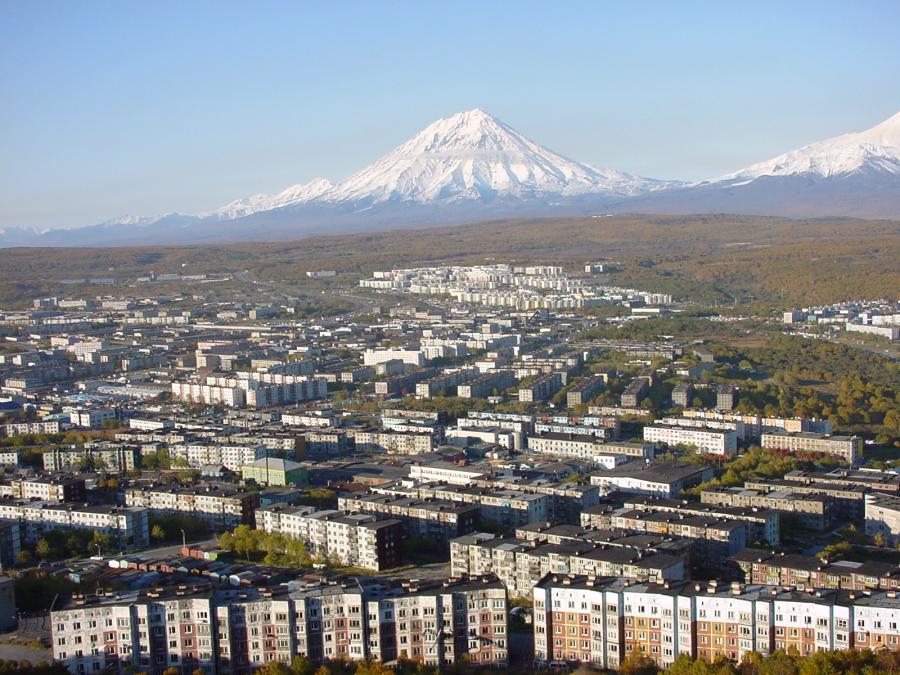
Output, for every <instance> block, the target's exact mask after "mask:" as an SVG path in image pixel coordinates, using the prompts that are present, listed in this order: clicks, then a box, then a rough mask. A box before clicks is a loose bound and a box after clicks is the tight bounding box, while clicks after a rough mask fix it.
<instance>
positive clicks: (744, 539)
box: [608, 508, 752, 569]
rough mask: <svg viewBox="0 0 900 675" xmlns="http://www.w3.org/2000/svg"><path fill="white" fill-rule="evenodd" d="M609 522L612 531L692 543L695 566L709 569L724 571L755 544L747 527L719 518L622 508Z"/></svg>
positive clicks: (611, 514) (612, 513) (737, 522)
mask: <svg viewBox="0 0 900 675" xmlns="http://www.w3.org/2000/svg"><path fill="white" fill-rule="evenodd" d="M608 518H609V527H610V528H611V529H619V530H624V531H626V532H646V533H649V534H659V535H668V536H672V537H682V538H684V539H690V540H691V541H692V542H693V547H692V549H691V561H692V563H693V564H695V565H697V566H698V567H703V568H707V569H716V568H719V567H724V566H725V565H726V564H727V561H728V558H729V557H730V556H732V555H734V554H735V553H737V552H738V551H742V550H744V549H745V548H746V547H747V544H748V543H749V542H751V541H752V540H751V539H750V536H751V535H750V528H749V527H748V525H747V523H744V522H741V521H738V520H730V519H728V518H718V517H716V516H709V515H689V514H681V513H665V512H647V511H643V510H640V509H629V508H622V509H616V510H615V511H612V512H611V513H610V514H609V515H608Z"/></svg>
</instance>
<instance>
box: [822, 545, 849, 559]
mask: <svg viewBox="0 0 900 675" xmlns="http://www.w3.org/2000/svg"><path fill="white" fill-rule="evenodd" d="M851 553H853V544H851V543H850V542H849V541H839V542H837V543H834V544H828V546H826V547H825V548H823V549H822V550H821V551H819V552H818V553H817V554H816V555H817V556H818V557H819V558H820V559H822V560H841V559H843V558H846V557H847V556H849V555H850V554H851Z"/></svg>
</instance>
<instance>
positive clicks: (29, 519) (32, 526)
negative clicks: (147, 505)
mask: <svg viewBox="0 0 900 675" xmlns="http://www.w3.org/2000/svg"><path fill="white" fill-rule="evenodd" d="M0 520H12V521H18V522H19V523H21V525H22V529H23V532H24V534H25V537H24V539H25V541H26V542H29V543H33V542H35V541H37V540H38V539H40V536H41V533H43V532H45V531H46V530H53V529H59V528H75V529H84V530H93V531H95V532H100V533H101V534H105V535H109V536H110V537H111V538H112V540H113V542H114V545H115V546H117V547H121V548H128V549H131V548H142V547H144V546H147V545H148V544H149V542H150V529H149V525H148V519H147V509H142V508H133V507H118V506H105V505H104V506H89V505H88V504H59V503H53V502H40V501H22V500H0Z"/></svg>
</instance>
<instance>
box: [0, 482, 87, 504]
mask: <svg viewBox="0 0 900 675" xmlns="http://www.w3.org/2000/svg"><path fill="white" fill-rule="evenodd" d="M0 497H12V498H13V499H38V500H40V501H44V502H83V501H84V500H85V499H87V493H86V491H85V484H84V479H83V478H79V477H77V476H36V477H31V478H10V479H7V480H4V481H3V482H2V483H0Z"/></svg>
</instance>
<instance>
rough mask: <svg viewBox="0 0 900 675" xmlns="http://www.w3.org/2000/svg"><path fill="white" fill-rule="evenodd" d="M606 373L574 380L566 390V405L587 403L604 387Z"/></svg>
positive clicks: (570, 406)
mask: <svg viewBox="0 0 900 675" xmlns="http://www.w3.org/2000/svg"><path fill="white" fill-rule="evenodd" d="M606 381H607V375H606V374H602V375H592V376H590V377H586V378H584V379H583V380H579V381H578V382H575V383H574V384H573V385H572V386H571V387H569V389H568V390H567V391H566V407H568V408H574V407H576V406H579V405H587V404H588V401H590V400H591V399H592V398H594V396H596V395H597V394H599V393H600V392H601V391H603V389H604V388H605V387H606Z"/></svg>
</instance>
